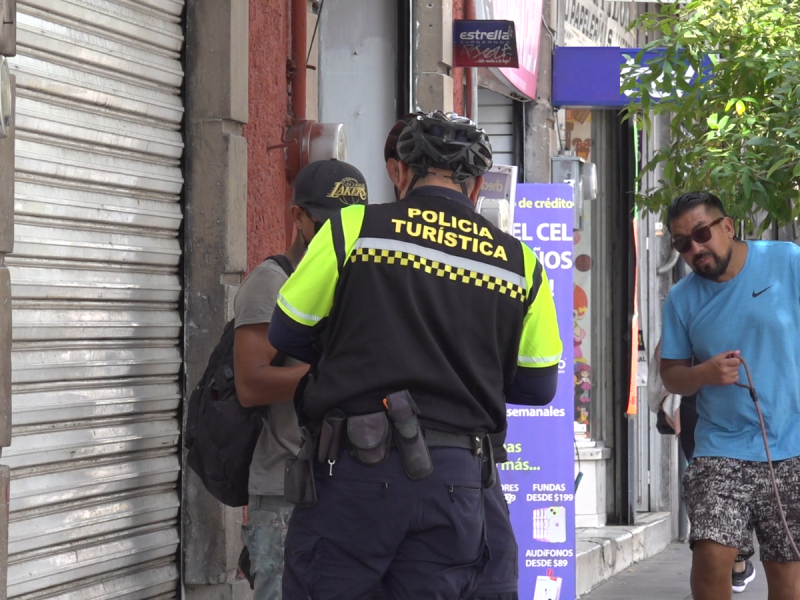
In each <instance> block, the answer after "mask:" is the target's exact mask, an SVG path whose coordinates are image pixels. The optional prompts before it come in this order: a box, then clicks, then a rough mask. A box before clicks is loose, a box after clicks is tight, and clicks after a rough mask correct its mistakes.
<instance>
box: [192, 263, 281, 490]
mask: <svg viewBox="0 0 800 600" xmlns="http://www.w3.org/2000/svg"><path fill="white" fill-rule="evenodd" d="M266 260H273V261H275V262H276V263H278V264H279V265H280V266H281V268H282V269H283V270H284V271H285V272H286V275H287V276H288V275H291V274H292V273H293V272H294V267H292V263H291V262H289V259H288V258H286V257H285V256H284V255H282V254H280V255H277V256H270V257H269V258H267V259H266ZM233 338H234V323H233V319H231V320H230V321H229V322H228V323H227V324H226V325H225V329H224V331H223V332H222V337H220V340H219V343H217V346H216V348H214V351H213V352H212V353H211V358H209V359H208V366H207V367H206V370H205V373H203V376H202V377H201V378H200V381H199V382H198V384H197V387H195V388H194V391H193V392H192V396H191V398H189V408H188V415H187V418H186V434H185V436H184V446H185V447H186V449H187V450H188V455H187V461H188V463H189V466H190V467H191V468H192V470H193V471H194V472H195V473H197V475H198V476H199V477H200V479H201V480H202V482H203V485H205V487H206V489H207V490H208V491H209V492H210V493H211V494H212V495H213V496H214V497H215V498H216V499H217V500H219V501H220V502H222V503H223V504H226V505H228V506H244V505H246V504H247V501H248V493H247V484H248V482H249V479H250V462H251V461H252V459H253V451H254V450H255V447H256V442H258V437H259V435H261V429H262V427H263V422H262V421H261V416H262V415H263V414H264V410H263V407H257V408H245V407H243V406H242V405H241V404H239V397H238V396H237V394H236V385H235V382H234V377H233ZM285 360H286V356H285V355H284V354H282V353H280V352H279V353H278V354H277V355H276V356H275V358H274V359H273V361H272V363H270V364H271V365H272V366H282V365H283V364H284V362H285Z"/></svg>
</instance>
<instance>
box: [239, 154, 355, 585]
mask: <svg viewBox="0 0 800 600" xmlns="http://www.w3.org/2000/svg"><path fill="white" fill-rule="evenodd" d="M366 203H367V185H366V182H365V180H364V176H363V175H362V174H361V172H360V171H359V170H358V169H356V168H355V167H353V166H351V165H349V164H347V163H345V162H340V161H337V160H328V161H317V162H314V163H311V164H310V165H308V166H306V167H305V168H303V169H302V170H301V171H300V173H298V175H297V179H296V180H295V186H294V194H293V199H292V206H291V214H292V220H293V222H294V225H295V228H296V230H297V235H296V236H295V239H294V241H293V242H292V244H291V245H290V246H289V248H287V250H286V252H285V256H286V258H288V259H289V261H290V262H291V263H292V266H294V267H296V266H297V264H298V263H299V262H300V260H301V259H302V257H303V255H304V254H305V251H306V248H308V244H309V243H310V242H311V239H312V238H313V237H314V236H315V235H316V233H317V231H319V229H320V228H321V227H322V225H323V223H325V221H327V220H328V219H329V218H330V217H331V216H333V215H335V214H336V213H337V212H338V211H340V210H341V209H342V208H344V207H346V206H349V205H351V204H366ZM286 279H287V275H286V273H285V272H284V270H283V269H282V268H281V266H280V265H279V264H278V263H277V262H275V261H274V260H271V259H268V260H265V261H264V262H262V263H261V264H260V265H259V266H258V267H256V268H255V269H253V271H252V272H251V273H250V274H249V275H248V276H247V278H246V279H245V280H244V282H242V285H241V286H240V287H239V291H238V293H237V294H236V299H235V302H234V312H235V324H236V325H235V326H236V333H235V338H234V371H235V378H236V392H237V394H238V396H239V401H240V402H241V403H242V405H243V406H247V407H252V406H266V407H267V408H266V416H265V418H264V429H263V430H262V432H261V437H260V438H259V440H258V445H257V446H256V449H255V452H254V453H253V460H252V463H251V465H250V480H249V492H250V503H249V506H248V509H249V510H248V524H247V525H246V526H245V527H244V534H243V538H244V542H245V544H246V545H247V548H248V551H249V553H250V565H251V566H250V571H251V575H253V576H254V578H255V582H254V595H253V598H254V600H272V599H280V598H281V577H282V574H283V539H284V538H285V537H286V528H287V523H288V521H289V516H290V514H291V510H292V508H293V507H292V505H290V504H288V503H286V502H285V501H284V499H283V465H284V461H285V459H287V458H293V457H294V456H295V455H296V454H297V451H298V449H299V447H300V431H299V429H298V426H297V416H296V415H295V411H294V407H293V405H292V403H291V400H292V397H293V395H294V390H295V388H296V387H297V384H298V382H299V380H300V379H301V378H302V377H303V375H305V373H306V372H307V371H308V365H306V364H304V363H302V362H300V361H297V360H294V359H291V358H287V359H286V360H285V362H284V363H283V365H282V366H273V365H272V364H271V363H272V362H273V360H274V359H275V356H276V354H277V351H276V350H275V348H274V347H273V346H272V345H271V344H270V343H269V339H268V337H267V336H268V333H269V324H270V321H271V320H272V312H273V309H274V307H275V303H276V301H277V297H278V290H280V288H281V286H282V285H283V284H284V282H285V281H286Z"/></svg>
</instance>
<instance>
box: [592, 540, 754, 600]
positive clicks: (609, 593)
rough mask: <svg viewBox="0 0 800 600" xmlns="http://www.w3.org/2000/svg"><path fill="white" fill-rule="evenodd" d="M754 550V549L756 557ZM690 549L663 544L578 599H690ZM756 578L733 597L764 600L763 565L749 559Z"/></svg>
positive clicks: (677, 544)
mask: <svg viewBox="0 0 800 600" xmlns="http://www.w3.org/2000/svg"><path fill="white" fill-rule="evenodd" d="M757 556H758V552H756V557H757ZM691 565H692V552H691V550H689V544H681V543H679V542H676V543H672V544H670V545H669V546H667V548H666V550H664V551H663V552H660V553H659V554H656V555H655V556H653V557H652V558H649V559H647V560H643V561H642V562H639V563H636V564H634V565H632V566H630V567H628V568H627V569H625V570H624V571H622V572H621V573H619V574H618V575H615V576H613V577H612V578H610V579H609V580H608V581H606V582H605V583H602V584H600V585H599V586H598V587H597V588H595V589H594V590H592V591H591V592H589V593H588V594H584V595H583V596H581V600H638V599H640V598H641V599H643V600H644V599H648V600H649V599H651V598H652V599H653V600H691V598H692V594H691V591H690V589H689V572H690V570H691ZM753 566H755V568H756V578H755V581H752V582H751V583H750V584H748V586H747V590H745V591H744V592H742V593H741V594H733V598H734V600H765V599H766V597H767V579H766V577H765V576H764V568H763V567H762V566H761V563H760V562H759V561H757V560H754V561H753Z"/></svg>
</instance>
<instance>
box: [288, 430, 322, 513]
mask: <svg viewBox="0 0 800 600" xmlns="http://www.w3.org/2000/svg"><path fill="white" fill-rule="evenodd" d="M300 432H301V434H302V436H303V443H302V444H301V445H300V451H299V452H298V453H297V457H295V458H287V459H286V463H285V468H284V476H283V496H284V499H285V500H286V501H287V502H288V503H290V504H294V505H296V506H300V507H302V508H312V507H314V506H316V504H317V487H316V485H315V483H314V465H313V463H312V459H313V456H314V450H313V447H314V437H313V436H312V435H311V432H310V431H309V430H308V429H307V428H305V427H301V428H300Z"/></svg>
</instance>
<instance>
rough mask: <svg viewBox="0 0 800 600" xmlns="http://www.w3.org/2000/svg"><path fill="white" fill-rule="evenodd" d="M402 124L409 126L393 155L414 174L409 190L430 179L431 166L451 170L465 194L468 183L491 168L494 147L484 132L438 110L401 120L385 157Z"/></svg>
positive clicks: (403, 131)
mask: <svg viewBox="0 0 800 600" xmlns="http://www.w3.org/2000/svg"><path fill="white" fill-rule="evenodd" d="M403 122H406V123H407V124H406V125H405V127H403V129H402V130H401V131H400V133H399V135H398V136H397V142H396V144H395V153H394V154H395V157H396V158H399V159H400V160H402V161H403V162H405V163H407V164H408V165H409V166H410V167H411V170H412V171H413V172H414V179H413V180H412V182H411V186H410V187H409V189H411V188H413V187H414V184H415V183H416V182H417V181H418V180H419V179H420V178H422V177H426V176H428V175H429V174H430V171H429V169H430V168H431V167H437V168H440V169H446V170H448V171H452V172H453V174H452V175H450V179H452V180H453V181H454V182H455V183H460V184H461V189H462V191H463V192H464V193H465V194H466V193H467V191H466V190H467V186H466V181H467V180H468V179H470V178H472V177H478V176H480V175H483V174H484V173H485V172H486V171H488V170H489V169H490V168H491V166H492V145H491V143H490V142H489V137H488V136H487V135H486V133H485V132H484V131H483V129H480V128H479V127H478V126H477V125H475V123H473V122H472V121H471V120H470V119H467V118H466V117H462V116H459V115H457V114H455V113H443V112H441V111H439V110H437V111H434V112H431V113H427V114H423V113H417V114H416V115H413V116H411V117H407V118H405V119H401V120H400V121H398V122H397V123H396V124H395V126H394V127H393V128H392V131H390V133H389V138H387V140H386V147H385V148H384V155H385V156H386V155H387V149H389V146H390V142H391V140H392V137H393V132H395V131H396V129H397V128H399V126H400V124H401V123H403ZM386 157H387V159H388V158H393V156H386Z"/></svg>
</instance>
